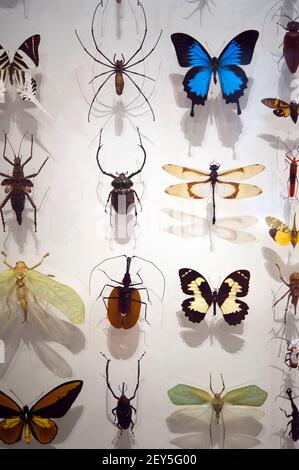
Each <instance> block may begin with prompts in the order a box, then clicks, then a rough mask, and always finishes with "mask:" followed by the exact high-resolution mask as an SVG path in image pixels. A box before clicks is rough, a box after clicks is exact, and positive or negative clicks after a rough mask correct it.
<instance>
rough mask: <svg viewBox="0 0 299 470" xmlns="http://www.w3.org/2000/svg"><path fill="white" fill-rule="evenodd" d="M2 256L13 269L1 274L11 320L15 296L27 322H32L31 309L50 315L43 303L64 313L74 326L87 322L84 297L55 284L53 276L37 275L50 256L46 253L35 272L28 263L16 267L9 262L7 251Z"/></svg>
mask: <svg viewBox="0 0 299 470" xmlns="http://www.w3.org/2000/svg"><path fill="white" fill-rule="evenodd" d="M1 253H2V255H3V256H4V261H3V263H4V264H5V265H6V266H7V267H8V268H9V269H8V270H7V271H3V272H1V273H0V300H4V299H5V302H6V304H7V307H8V310H9V314H8V316H10V317H11V314H12V311H11V310H12V309H11V306H10V302H11V301H12V297H13V295H15V297H16V300H17V303H18V304H19V306H20V309H21V311H22V314H23V316H24V322H26V321H27V320H28V313H29V312H30V308H31V305H32V306H33V305H34V306H35V305H38V306H39V308H40V309H41V311H42V312H45V311H47V313H48V309H47V307H45V308H44V307H43V306H42V305H41V304H40V303H43V302H45V303H48V304H50V305H52V306H53V307H55V308H57V310H60V311H61V312H62V313H63V314H64V315H66V316H67V317H68V319H69V320H70V321H71V322H72V323H82V322H83V321H84V312H85V309H84V304H83V302H82V300H81V298H80V296H79V295H78V294H77V293H76V292H75V291H74V290H73V289H71V288H70V287H68V286H66V285H64V284H60V283H59V282H57V281H54V279H52V278H51V277H53V276H50V275H47V276H46V275H45V274H42V273H39V272H38V271H36V268H37V267H38V266H40V265H41V264H42V262H43V260H44V259H45V258H46V257H47V256H49V253H46V254H45V255H44V256H43V257H42V259H41V261H40V262H39V263H37V264H35V265H34V266H32V267H31V268H29V267H28V266H27V265H26V264H25V262H24V261H17V263H16V265H15V266H14V267H13V266H12V265H10V264H9V263H8V261H7V254H6V253H4V252H3V251H2V252H1ZM30 302H32V304H30Z"/></svg>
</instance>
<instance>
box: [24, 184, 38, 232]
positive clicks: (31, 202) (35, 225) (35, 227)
mask: <svg viewBox="0 0 299 470" xmlns="http://www.w3.org/2000/svg"><path fill="white" fill-rule="evenodd" d="M25 195H26V196H27V198H28V200H29V202H30V204H31V205H32V207H33V210H34V230H35V232H37V222H36V204H35V203H34V202H33V199H32V197H31V196H29V194H28V193H25Z"/></svg>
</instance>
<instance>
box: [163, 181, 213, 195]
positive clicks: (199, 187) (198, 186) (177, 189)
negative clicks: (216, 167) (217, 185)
mask: <svg viewBox="0 0 299 470" xmlns="http://www.w3.org/2000/svg"><path fill="white" fill-rule="evenodd" d="M165 192H166V193H167V194H170V195H171V196H178V197H186V198H191V199H205V198H207V197H208V196H209V195H210V192H211V184H210V181H209V180H208V181H207V182H205V183H197V182H191V183H182V184H174V185H172V186H168V188H166V189H165Z"/></svg>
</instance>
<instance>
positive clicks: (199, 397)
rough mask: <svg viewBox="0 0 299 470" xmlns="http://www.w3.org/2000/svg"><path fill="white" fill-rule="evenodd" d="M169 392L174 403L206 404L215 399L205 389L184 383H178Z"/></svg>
mask: <svg viewBox="0 0 299 470" xmlns="http://www.w3.org/2000/svg"><path fill="white" fill-rule="evenodd" d="M167 394H168V396H169V398H170V401H171V402H172V403H173V404H174V405H205V404H207V403H210V402H211V401H212V400H213V397H212V395H211V394H210V393H208V392H206V391H205V390H202V389H200V388H196V387H191V386H190V385H184V384H178V385H176V386H175V387H173V388H171V389H170V390H168V391H167Z"/></svg>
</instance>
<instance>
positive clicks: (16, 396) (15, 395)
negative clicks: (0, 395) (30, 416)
mask: <svg viewBox="0 0 299 470" xmlns="http://www.w3.org/2000/svg"><path fill="white" fill-rule="evenodd" d="M9 391H10V392H11V393H12V394H13V395H14V397H15V398H16V399H17V400H18V401H19V402H20V403H22V405H23V406H25V403H23V402H22V400H21V399H20V398H19V397H18V395H17V394H16V393H15V392H14V391H13V390H12V389H11V388H10V389H9Z"/></svg>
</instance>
